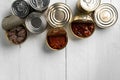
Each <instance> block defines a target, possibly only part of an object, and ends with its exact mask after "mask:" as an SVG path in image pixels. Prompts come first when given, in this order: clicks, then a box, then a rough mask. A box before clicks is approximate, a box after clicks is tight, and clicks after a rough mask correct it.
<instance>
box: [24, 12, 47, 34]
mask: <svg viewBox="0 0 120 80" xmlns="http://www.w3.org/2000/svg"><path fill="white" fill-rule="evenodd" d="M25 24H26V27H27V29H28V30H29V31H30V32H31V33H42V32H43V31H44V30H45V29H46V27H47V21H46V19H45V16H44V15H43V14H41V13H38V12H32V13H31V14H30V15H28V17H27V18H26V20H25Z"/></svg>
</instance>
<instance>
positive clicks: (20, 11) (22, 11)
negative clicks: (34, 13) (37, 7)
mask: <svg viewBox="0 0 120 80" xmlns="http://www.w3.org/2000/svg"><path fill="white" fill-rule="evenodd" d="M29 11H30V6H29V5H28V4H27V2H25V1H24V0H17V1H14V2H13V4H12V13H13V14H14V15H16V16H18V17H20V18H25V17H26V16H27V15H28V14H29Z"/></svg>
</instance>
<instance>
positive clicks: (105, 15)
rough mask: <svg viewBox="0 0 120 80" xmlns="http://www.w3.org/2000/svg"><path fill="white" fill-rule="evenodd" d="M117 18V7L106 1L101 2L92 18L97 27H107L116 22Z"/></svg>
mask: <svg viewBox="0 0 120 80" xmlns="http://www.w3.org/2000/svg"><path fill="white" fill-rule="evenodd" d="M117 19H118V12H117V9H116V8H115V7H114V6H113V5H111V4H108V3H104V4H101V5H100V6H99V7H98V8H97V9H96V10H95V13H94V20H95V22H96V24H97V26H98V27H100V28H107V27H110V26H112V25H114V24H115V23H116V21H117Z"/></svg>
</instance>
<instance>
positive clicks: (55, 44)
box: [46, 27, 68, 50]
mask: <svg viewBox="0 0 120 80" xmlns="http://www.w3.org/2000/svg"><path fill="white" fill-rule="evenodd" d="M46 43H47V46H48V47H49V48H50V49H51V50H61V49H63V48H65V47H66V45H67V43H68V37H67V32H66V30H65V29H64V28H63V27H57V28H52V29H50V30H48V33H47V37H46Z"/></svg>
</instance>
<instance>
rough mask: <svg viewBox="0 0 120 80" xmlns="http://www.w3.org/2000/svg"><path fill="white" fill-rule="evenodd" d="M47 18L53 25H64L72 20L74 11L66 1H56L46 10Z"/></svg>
mask: <svg viewBox="0 0 120 80" xmlns="http://www.w3.org/2000/svg"><path fill="white" fill-rule="evenodd" d="M46 18H47V21H48V23H49V24H50V26H51V27H54V28H56V27H63V26H65V25H66V24H68V23H69V22H70V21H71V18H72V11H71V9H70V7H69V6H68V5H66V4H64V3H55V4H53V5H51V6H50V7H49V8H48V10H47V11H46Z"/></svg>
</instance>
